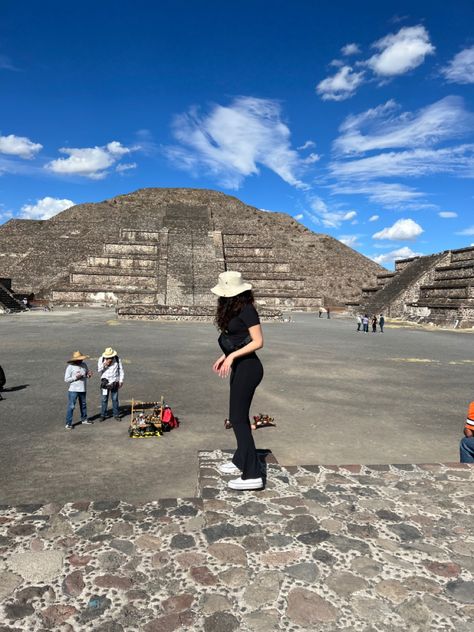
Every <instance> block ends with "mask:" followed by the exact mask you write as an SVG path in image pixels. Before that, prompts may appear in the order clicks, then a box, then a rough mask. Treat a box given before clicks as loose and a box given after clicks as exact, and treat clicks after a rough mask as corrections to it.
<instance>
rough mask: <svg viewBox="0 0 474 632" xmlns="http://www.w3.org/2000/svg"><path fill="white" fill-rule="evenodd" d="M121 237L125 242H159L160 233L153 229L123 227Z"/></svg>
mask: <svg viewBox="0 0 474 632" xmlns="http://www.w3.org/2000/svg"><path fill="white" fill-rule="evenodd" d="M120 239H121V240H123V241H124V242H130V241H132V242H141V243H143V242H145V243H147V242H150V241H151V242H159V241H160V233H159V232H158V231H151V230H136V229H134V228H121V229H120Z"/></svg>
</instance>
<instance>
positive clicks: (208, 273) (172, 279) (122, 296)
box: [51, 207, 323, 320]
mask: <svg viewBox="0 0 474 632" xmlns="http://www.w3.org/2000/svg"><path fill="white" fill-rule="evenodd" d="M211 223H212V222H211V221H210V219H209V216H208V211H207V209H204V208H203V209H202V210H199V209H196V208H192V209H189V211H188V212H186V209H183V208H182V207H179V208H173V207H168V208H167V210H166V213H165V216H164V218H163V227H162V228H161V229H160V230H158V231H146V230H135V229H121V230H120V234H119V238H118V239H117V240H116V241H112V242H107V243H105V244H103V251H102V252H101V253H99V254H97V255H89V256H88V257H87V260H86V261H85V262H84V264H81V265H76V266H74V267H73V269H72V270H71V272H70V275H69V280H68V283H66V284H62V285H61V286H59V287H56V288H54V289H53V291H52V296H51V298H52V301H53V302H54V303H56V304H72V305H103V304H106V305H110V304H111V305H116V306H117V313H118V315H119V317H123V318H136V319H153V318H159V319H162V318H170V319H175V318H179V319H186V318H190V319H193V320H194V319H198V320H199V319H202V320H208V319H209V318H211V317H212V315H213V313H214V306H215V297H214V296H213V295H212V294H211V293H210V292H209V289H210V288H211V287H212V286H213V285H215V283H216V279H217V277H218V275H219V273H220V272H222V271H224V270H230V269H237V270H240V271H241V272H242V273H243V275H244V276H245V278H246V279H248V280H249V281H250V282H251V283H252V284H253V286H254V289H255V295H256V299H257V303H258V306H259V308H260V310H263V313H265V310H267V312H268V313H267V316H268V317H269V318H273V317H276V316H277V314H278V310H281V309H282V308H284V309H297V310H314V309H316V308H317V307H319V306H320V305H322V303H323V299H322V298H321V297H320V296H314V295H313V294H312V293H311V292H307V291H306V290H305V277H304V275H303V274H301V275H300V274H296V273H295V271H294V270H292V266H291V262H290V261H289V259H288V256H287V255H285V254H281V252H279V251H276V250H275V248H274V246H273V243H272V240H271V239H270V238H268V240H267V241H264V242H262V240H261V239H259V238H258V236H257V235H256V234H252V233H244V232H238V233H237V232H235V233H224V234H223V233H222V232H221V231H216V230H209V227H210V225H211Z"/></svg>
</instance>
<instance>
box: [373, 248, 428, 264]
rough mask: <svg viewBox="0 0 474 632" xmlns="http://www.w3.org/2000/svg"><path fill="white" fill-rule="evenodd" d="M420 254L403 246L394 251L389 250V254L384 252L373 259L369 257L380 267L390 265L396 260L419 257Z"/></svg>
mask: <svg viewBox="0 0 474 632" xmlns="http://www.w3.org/2000/svg"><path fill="white" fill-rule="evenodd" d="M420 256H421V253H419V252H414V251H413V250H412V249H411V248H408V246H404V247H403V248H397V249H396V250H391V251H390V252H386V253H384V254H383V255H376V256H375V257H371V259H372V260H373V261H375V263H378V264H379V265H381V266H387V265H392V264H393V263H394V261H397V260H398V259H409V258H410V257H420Z"/></svg>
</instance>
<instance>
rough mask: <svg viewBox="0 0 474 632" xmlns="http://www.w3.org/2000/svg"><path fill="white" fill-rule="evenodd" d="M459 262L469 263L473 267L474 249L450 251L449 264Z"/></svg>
mask: <svg viewBox="0 0 474 632" xmlns="http://www.w3.org/2000/svg"><path fill="white" fill-rule="evenodd" d="M459 261H466V262H467V261H469V262H472V264H473V265H474V248H461V249H460V250H453V251H451V263H457V262H459Z"/></svg>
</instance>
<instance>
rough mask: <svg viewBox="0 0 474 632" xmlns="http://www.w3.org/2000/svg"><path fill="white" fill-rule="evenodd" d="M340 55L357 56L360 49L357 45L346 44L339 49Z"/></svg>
mask: <svg viewBox="0 0 474 632" xmlns="http://www.w3.org/2000/svg"><path fill="white" fill-rule="evenodd" d="M341 53H342V54H343V55H344V56H346V57H348V56H349V55H358V54H359V53H360V48H359V46H358V44H355V43H354V42H352V43H351V44H346V45H345V46H343V47H342V48H341Z"/></svg>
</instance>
